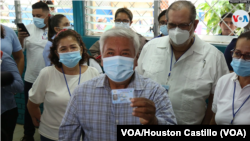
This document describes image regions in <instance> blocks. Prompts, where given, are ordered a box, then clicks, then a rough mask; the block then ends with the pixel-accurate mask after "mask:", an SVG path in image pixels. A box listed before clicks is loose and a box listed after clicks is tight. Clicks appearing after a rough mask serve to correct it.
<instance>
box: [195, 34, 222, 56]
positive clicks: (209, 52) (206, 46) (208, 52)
mask: <svg viewBox="0 0 250 141" xmlns="http://www.w3.org/2000/svg"><path fill="white" fill-rule="evenodd" d="M195 42H196V46H199V47H202V50H203V51H204V52H203V53H204V55H205V56H210V57H211V56H212V58H214V59H220V58H221V57H224V55H223V53H222V52H221V51H220V50H219V49H217V48H216V47H215V46H213V45H211V44H210V43H207V42H205V41H203V40H201V39H200V38H199V37H198V36H196V37H195Z"/></svg>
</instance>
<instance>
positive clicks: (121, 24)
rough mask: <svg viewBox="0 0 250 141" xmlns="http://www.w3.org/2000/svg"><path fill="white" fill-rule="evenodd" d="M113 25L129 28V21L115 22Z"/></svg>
mask: <svg viewBox="0 0 250 141" xmlns="http://www.w3.org/2000/svg"><path fill="white" fill-rule="evenodd" d="M115 27H123V28H130V27H129V23H123V22H115Z"/></svg>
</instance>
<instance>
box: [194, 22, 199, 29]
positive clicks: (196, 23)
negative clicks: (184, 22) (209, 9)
mask: <svg viewBox="0 0 250 141" xmlns="http://www.w3.org/2000/svg"><path fill="white" fill-rule="evenodd" d="M198 23H199V20H195V21H194V31H195V29H196V27H197V26H198Z"/></svg>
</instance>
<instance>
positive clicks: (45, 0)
mask: <svg viewBox="0 0 250 141" xmlns="http://www.w3.org/2000/svg"><path fill="white" fill-rule="evenodd" d="M40 1H41V0H40ZM42 2H44V3H46V4H47V5H48V6H49V5H54V1H53V0H52V1H51V0H43V1H42ZM49 9H50V12H55V7H49Z"/></svg>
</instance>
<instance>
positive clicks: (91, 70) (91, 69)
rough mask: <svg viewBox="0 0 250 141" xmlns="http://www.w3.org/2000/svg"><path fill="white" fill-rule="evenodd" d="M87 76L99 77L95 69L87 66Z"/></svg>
mask: <svg viewBox="0 0 250 141" xmlns="http://www.w3.org/2000/svg"><path fill="white" fill-rule="evenodd" d="M86 73H87V74H92V75H99V72H98V70H97V69H96V68H94V67H91V66H88V69H87V71H86Z"/></svg>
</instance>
